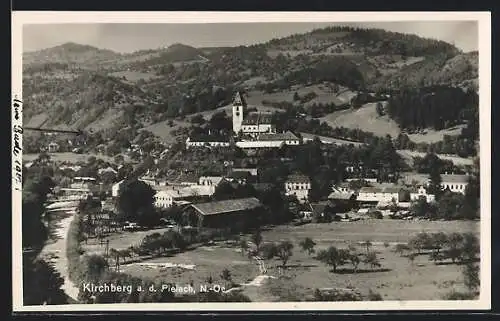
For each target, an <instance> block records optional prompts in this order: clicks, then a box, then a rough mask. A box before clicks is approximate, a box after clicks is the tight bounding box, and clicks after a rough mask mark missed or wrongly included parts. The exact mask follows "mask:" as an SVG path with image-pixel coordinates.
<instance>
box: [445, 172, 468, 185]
mask: <svg viewBox="0 0 500 321" xmlns="http://www.w3.org/2000/svg"><path fill="white" fill-rule="evenodd" d="M468 179H469V177H468V176H467V175H457V174H442V175H441V181H442V182H443V183H461V184H465V183H467V181H468Z"/></svg>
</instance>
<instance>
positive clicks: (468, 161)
mask: <svg viewBox="0 0 500 321" xmlns="http://www.w3.org/2000/svg"><path fill="white" fill-rule="evenodd" d="M398 153H399V155H401V156H402V157H403V158H404V159H405V161H407V162H408V163H409V164H412V163H413V157H417V156H418V157H425V155H426V153H422V152H417V151H411V150H406V149H404V150H398ZM436 156H438V157H439V158H441V159H444V160H450V161H452V162H453V163H454V164H455V165H457V166H466V165H472V164H473V159H472V158H464V157H459V156H454V155H443V154H437V155H436Z"/></svg>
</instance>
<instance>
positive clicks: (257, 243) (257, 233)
mask: <svg viewBox="0 0 500 321" xmlns="http://www.w3.org/2000/svg"><path fill="white" fill-rule="evenodd" d="M252 242H253V243H254V244H255V246H256V247H257V251H258V250H259V248H260V244H261V243H262V234H261V232H260V230H257V231H255V233H253V234H252Z"/></svg>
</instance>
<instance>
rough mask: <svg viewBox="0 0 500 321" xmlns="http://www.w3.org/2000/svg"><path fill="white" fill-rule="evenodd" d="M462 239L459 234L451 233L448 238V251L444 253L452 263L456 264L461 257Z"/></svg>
mask: <svg viewBox="0 0 500 321" xmlns="http://www.w3.org/2000/svg"><path fill="white" fill-rule="evenodd" d="M463 240H464V237H463V235H462V234H460V233H452V234H450V236H449V237H448V242H447V243H448V251H447V253H446V255H447V257H448V258H450V259H451V261H452V262H453V263H456V262H457V261H458V260H459V259H460V258H461V257H462V253H463V252H462V242H463Z"/></svg>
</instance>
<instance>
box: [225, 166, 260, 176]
mask: <svg viewBox="0 0 500 321" xmlns="http://www.w3.org/2000/svg"><path fill="white" fill-rule="evenodd" d="M231 172H233V173H237V172H247V173H250V175H252V176H257V175H258V169H257V168H238V167H236V168H233V169H232V170H231Z"/></svg>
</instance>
